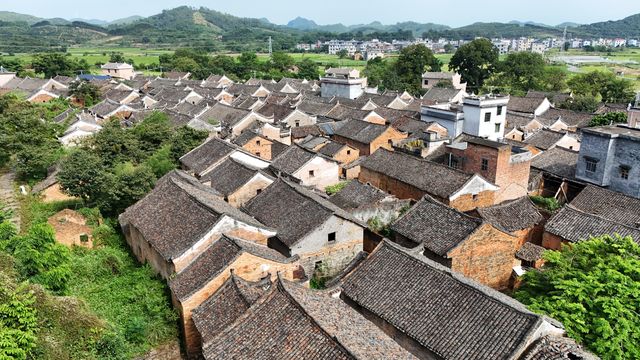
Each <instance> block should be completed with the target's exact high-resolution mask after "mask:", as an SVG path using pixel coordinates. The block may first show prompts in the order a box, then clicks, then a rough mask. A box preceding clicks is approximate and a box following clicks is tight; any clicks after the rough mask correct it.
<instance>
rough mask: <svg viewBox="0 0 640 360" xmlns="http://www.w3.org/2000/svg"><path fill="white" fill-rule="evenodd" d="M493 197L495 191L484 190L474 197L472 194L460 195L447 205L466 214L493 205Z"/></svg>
mask: <svg viewBox="0 0 640 360" xmlns="http://www.w3.org/2000/svg"><path fill="white" fill-rule="evenodd" d="M495 197H496V192H495V191H490V190H486V191H483V192H481V193H479V194H477V195H476V196H475V197H474V196H473V194H465V195H461V196H459V197H457V198H455V199H454V200H452V201H451V202H448V205H449V206H450V207H452V208H454V209H456V210H458V211H461V212H466V211H471V210H474V209H477V208H483V207H489V206H493V205H495V203H496V202H495Z"/></svg>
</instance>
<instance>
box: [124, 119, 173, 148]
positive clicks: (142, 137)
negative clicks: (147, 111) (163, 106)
mask: <svg viewBox="0 0 640 360" xmlns="http://www.w3.org/2000/svg"><path fill="white" fill-rule="evenodd" d="M125 131H126V130H125ZM131 131H133V134H134V135H135V137H136V139H137V141H138V143H139V145H138V148H139V149H140V150H141V151H142V152H144V153H145V154H152V153H154V152H155V151H156V150H158V149H159V148H160V147H161V146H162V144H164V143H166V142H167V141H169V139H171V135H172V133H173V130H172V129H171V124H170V123H169V117H168V116H167V114H165V113H162V112H159V111H156V112H153V113H152V114H151V115H149V116H147V117H146V118H145V119H144V120H143V121H142V122H140V123H139V124H137V125H136V126H135V127H134V128H133V129H132V130H131Z"/></svg>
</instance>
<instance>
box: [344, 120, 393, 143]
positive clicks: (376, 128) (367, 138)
mask: <svg viewBox="0 0 640 360" xmlns="http://www.w3.org/2000/svg"><path fill="white" fill-rule="evenodd" d="M385 131H387V126H385V125H378V124H373V123H370V122H366V121H362V120H347V121H343V125H342V126H341V127H340V128H339V129H337V130H336V133H335V135H338V136H341V137H343V138H346V139H350V140H354V141H357V142H359V143H362V144H370V143H371V142H373V141H374V140H376V139H377V138H379V137H380V136H381V135H382V134H383V133H384V132H385Z"/></svg>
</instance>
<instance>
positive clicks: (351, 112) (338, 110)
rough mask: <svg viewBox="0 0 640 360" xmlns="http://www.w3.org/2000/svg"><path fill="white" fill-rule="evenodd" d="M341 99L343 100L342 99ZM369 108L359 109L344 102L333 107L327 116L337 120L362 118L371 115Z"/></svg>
mask: <svg viewBox="0 0 640 360" xmlns="http://www.w3.org/2000/svg"><path fill="white" fill-rule="evenodd" d="M340 101H343V100H342V99H341V100H340ZM369 113H370V111H369V110H359V109H355V108H352V107H348V106H345V105H342V104H338V105H336V106H334V107H333V109H331V111H329V112H328V113H327V114H326V115H325V116H327V117H330V118H332V119H337V120H348V119H357V120H362V119H364V118H365V117H366V116H367V115H369Z"/></svg>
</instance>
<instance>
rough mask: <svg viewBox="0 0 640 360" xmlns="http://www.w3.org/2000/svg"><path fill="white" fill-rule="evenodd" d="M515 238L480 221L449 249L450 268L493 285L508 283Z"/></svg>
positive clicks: (513, 263)
mask: <svg viewBox="0 0 640 360" xmlns="http://www.w3.org/2000/svg"><path fill="white" fill-rule="evenodd" d="M518 241H519V240H518V238H516V237H514V236H511V235H509V234H506V233H503V232H501V231H499V230H497V229H495V228H494V227H493V226H491V225H490V224H483V225H482V226H481V227H480V228H479V229H477V230H476V231H475V232H474V233H473V234H472V235H471V236H470V237H469V238H468V239H467V240H465V241H464V242H463V243H462V244H461V245H460V246H458V247H457V248H455V249H454V250H452V251H451V252H449V257H450V258H451V270H453V271H456V272H459V273H461V274H463V275H464V276H467V277H469V278H471V279H474V280H476V281H478V282H480V283H482V284H485V285H487V286H490V287H492V288H494V289H498V290H501V289H506V288H508V287H509V281H510V278H511V272H512V269H513V266H514V265H515V262H516V260H515V253H516V249H517V244H518Z"/></svg>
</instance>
